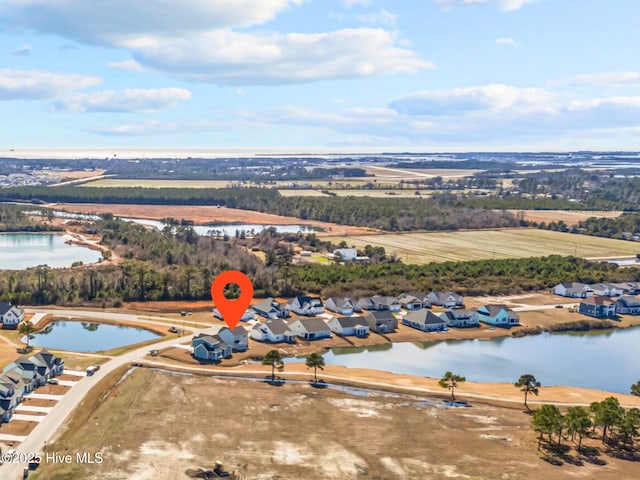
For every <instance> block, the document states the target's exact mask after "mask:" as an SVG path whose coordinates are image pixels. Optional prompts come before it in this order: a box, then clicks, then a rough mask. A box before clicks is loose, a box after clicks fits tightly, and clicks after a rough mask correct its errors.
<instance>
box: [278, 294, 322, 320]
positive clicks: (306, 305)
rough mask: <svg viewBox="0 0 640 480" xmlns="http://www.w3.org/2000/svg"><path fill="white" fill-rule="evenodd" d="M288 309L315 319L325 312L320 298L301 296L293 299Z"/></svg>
mask: <svg viewBox="0 0 640 480" xmlns="http://www.w3.org/2000/svg"><path fill="white" fill-rule="evenodd" d="M287 307H288V308H289V310H290V311H292V312H295V313H297V314H298V315H304V316H306V317H315V316H316V315H320V314H321V313H323V312H324V304H323V303H322V300H320V297H309V296H304V295H301V296H299V297H295V298H294V299H292V300H291V301H290V302H289V304H288V305H287Z"/></svg>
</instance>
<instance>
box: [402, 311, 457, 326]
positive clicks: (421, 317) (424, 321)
mask: <svg viewBox="0 0 640 480" xmlns="http://www.w3.org/2000/svg"><path fill="white" fill-rule="evenodd" d="M402 324H403V325H406V326H407V327H411V328H416V329H418V330H422V331H423V332H437V331H444V330H446V329H447V322H446V321H444V320H443V319H442V318H440V317H439V316H438V315H436V314H435V313H433V312H432V311H431V310H427V309H422V310H412V311H410V312H409V313H407V314H406V315H405V316H404V317H403V318H402Z"/></svg>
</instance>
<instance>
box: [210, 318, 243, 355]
mask: <svg viewBox="0 0 640 480" xmlns="http://www.w3.org/2000/svg"><path fill="white" fill-rule="evenodd" d="M217 335H218V337H220V338H221V339H222V341H223V342H224V343H226V344H227V345H231V349H232V350H233V351H234V352H244V351H245V350H247V349H248V348H249V335H248V333H247V330H246V329H245V328H244V327H243V326H242V325H238V326H237V327H236V328H234V329H233V330H231V329H230V328H228V327H222V328H221V329H220V331H219V332H218V333H217Z"/></svg>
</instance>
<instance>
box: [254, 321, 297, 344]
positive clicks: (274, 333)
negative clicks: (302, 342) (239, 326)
mask: <svg viewBox="0 0 640 480" xmlns="http://www.w3.org/2000/svg"><path fill="white" fill-rule="evenodd" d="M249 335H251V338H253V339H254V340H258V341H259V342H272V343H280V342H287V343H294V342H295V341H296V334H295V333H293V332H292V331H291V330H290V329H289V325H287V322H285V321H284V320H282V319H280V318H276V319H273V320H268V321H266V322H264V323H256V324H255V325H254V327H253V328H252V329H251V332H250V333H249Z"/></svg>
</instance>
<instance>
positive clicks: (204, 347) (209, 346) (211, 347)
mask: <svg viewBox="0 0 640 480" xmlns="http://www.w3.org/2000/svg"><path fill="white" fill-rule="evenodd" d="M191 347H192V348H193V357H194V358H196V359H198V360H204V361H216V362H219V361H220V360H222V359H223V358H230V357H231V354H232V352H233V347H232V346H231V345H229V344H227V343H225V342H224V341H223V340H222V339H221V338H220V337H219V336H218V335H208V334H206V333H201V334H200V335H198V336H197V337H194V338H193V340H191Z"/></svg>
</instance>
